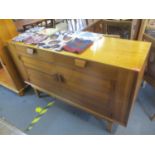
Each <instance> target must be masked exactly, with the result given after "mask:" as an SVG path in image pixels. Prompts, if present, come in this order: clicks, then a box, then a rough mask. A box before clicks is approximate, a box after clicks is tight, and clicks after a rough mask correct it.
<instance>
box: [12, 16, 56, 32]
mask: <svg viewBox="0 0 155 155" xmlns="http://www.w3.org/2000/svg"><path fill="white" fill-rule="evenodd" d="M55 24H56V22H55V20H54V19H21V20H17V21H15V25H16V27H17V29H18V30H19V31H25V30H27V29H29V28H33V27H35V26H44V27H47V28H53V27H55Z"/></svg>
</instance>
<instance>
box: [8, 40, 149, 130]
mask: <svg viewBox="0 0 155 155" xmlns="http://www.w3.org/2000/svg"><path fill="white" fill-rule="evenodd" d="M150 45H151V44H150V43H147V42H142V41H141V42H138V41H129V40H124V39H115V38H109V37H103V39H101V40H98V41H96V42H95V43H94V44H93V45H92V46H91V47H90V48H89V49H87V50H85V51H84V52H83V53H81V54H73V53H69V52H65V51H62V52H54V51H51V50H48V49H39V48H37V47H36V46H32V45H26V44H24V43H16V42H12V41H10V42H9V43H8V46H9V49H10V52H11V55H12V56H13V58H14V61H15V62H16V65H17V66H18V69H19V71H20V72H21V74H22V76H23V78H24V80H25V83H27V84H29V85H31V86H32V87H33V88H35V89H37V90H39V91H43V92H45V93H47V94H49V95H51V96H55V97H56V98H59V99H61V100H63V101H65V102H66V103H68V104H70V105H73V106H75V107H78V108H80V109H83V110H85V111H87V112H89V113H91V114H93V115H95V116H96V117H99V118H101V119H106V120H107V122H108V126H107V128H108V130H109V131H110V130H111V129H112V124H113V123H115V122H116V123H119V124H121V125H124V126H126V125H127V122H128V118H129V114H130V111H131V108H132V106H133V104H134V101H135V99H136V95H137V92H138V89H139V87H140V84H141V81H142V77H143V73H144V68H145V64H146V61H147V57H148V53H149V49H150Z"/></svg>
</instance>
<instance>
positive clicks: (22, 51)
mask: <svg viewBox="0 0 155 155" xmlns="http://www.w3.org/2000/svg"><path fill="white" fill-rule="evenodd" d="M16 50H17V52H18V55H20V56H28V57H31V58H34V59H38V60H43V61H48V62H53V59H54V57H53V54H52V53H51V52H47V51H44V50H42V49H35V48H28V47H25V46H19V45H16Z"/></svg>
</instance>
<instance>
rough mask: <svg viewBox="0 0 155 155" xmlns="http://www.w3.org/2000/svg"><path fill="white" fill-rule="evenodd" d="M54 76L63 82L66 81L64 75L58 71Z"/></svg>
mask: <svg viewBox="0 0 155 155" xmlns="http://www.w3.org/2000/svg"><path fill="white" fill-rule="evenodd" d="M53 76H54V78H55V80H56V81H57V82H61V83H64V82H65V79H64V77H63V75H61V74H59V73H56V74H53Z"/></svg>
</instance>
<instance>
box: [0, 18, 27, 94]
mask: <svg viewBox="0 0 155 155" xmlns="http://www.w3.org/2000/svg"><path fill="white" fill-rule="evenodd" d="M16 35H17V31H16V27H15V25H14V23H13V21H12V20H9V19H7V20H5V19H1V20H0V85H2V86H4V87H6V88H8V89H10V90H12V91H14V92H16V93H18V94H19V95H23V89H24V86H25V84H24V82H22V79H21V78H20V75H19V72H18V71H17V69H16V67H15V65H14V62H13V60H12V58H11V56H10V53H9V51H8V49H7V46H6V44H7V41H8V40H10V38H13V37H14V36H16Z"/></svg>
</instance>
